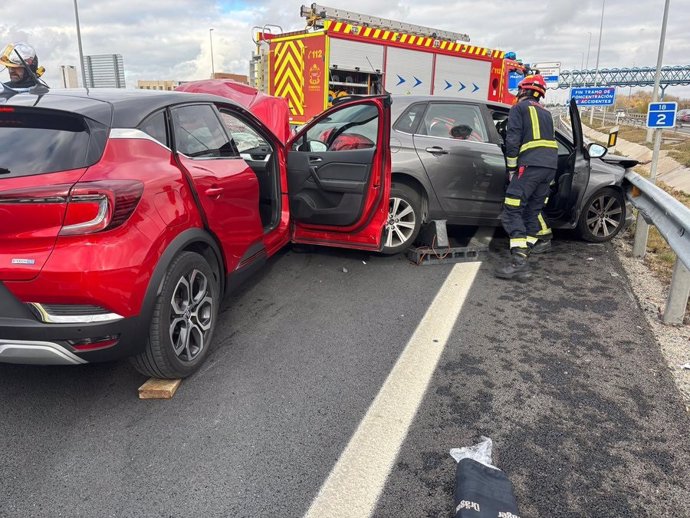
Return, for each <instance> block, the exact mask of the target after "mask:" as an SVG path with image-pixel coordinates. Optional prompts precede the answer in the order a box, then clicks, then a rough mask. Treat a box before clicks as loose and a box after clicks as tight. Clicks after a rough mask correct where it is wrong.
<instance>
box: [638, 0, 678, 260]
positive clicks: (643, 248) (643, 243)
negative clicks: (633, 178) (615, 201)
mask: <svg viewBox="0 0 690 518" xmlns="http://www.w3.org/2000/svg"><path fill="white" fill-rule="evenodd" d="M670 2H671V0H666V3H665V5H664V21H663V23H662V24H661V38H660V40H659V54H658V56H657V59H656V73H655V74H654V91H653V92H652V102H657V101H658V100H659V99H658V97H659V83H661V65H662V63H663V60H664V42H665V40H666V24H667V22H668V8H669V4H670ZM652 131H653V132H654V149H653V151H652V164H651V166H650V169H649V179H650V181H652V182H653V183H656V165H657V162H658V161H659V152H660V150H661V133H662V131H663V130H662V129H660V128H657V129H655V130H651V129H648V130H647V142H649V141H650V140H651V139H650V136H651V135H650V133H651V132H652ZM648 237H649V225H647V222H646V221H645V220H644V218H643V217H642V213H641V212H640V213H639V214H638V215H637V225H636V226H635V242H634V243H633V257H638V258H642V257H644V254H645V253H646V252H647V238H648Z"/></svg>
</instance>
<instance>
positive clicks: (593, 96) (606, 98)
mask: <svg viewBox="0 0 690 518" xmlns="http://www.w3.org/2000/svg"><path fill="white" fill-rule="evenodd" d="M570 96H571V97H572V98H573V99H575V102H576V103H577V105H578V106H612V105H613V104H614V102H615V101H616V87H615V86H610V87H609V86H595V87H593V88H573V89H571V90H570Z"/></svg>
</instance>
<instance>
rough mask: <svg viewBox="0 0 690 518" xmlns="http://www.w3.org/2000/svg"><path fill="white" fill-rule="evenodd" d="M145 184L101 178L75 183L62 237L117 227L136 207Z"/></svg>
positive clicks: (70, 196)
mask: <svg viewBox="0 0 690 518" xmlns="http://www.w3.org/2000/svg"><path fill="white" fill-rule="evenodd" d="M143 192H144V184H143V183H142V182H139V181H137V180H103V181H98V182H82V183H78V184H76V185H75V186H74V187H72V189H71V190H70V193H69V201H68V204H67V213H66V214H65V220H64V223H63V226H62V229H61V230H60V235H61V236H75V235H82V234H93V233H94V232H100V231H103V230H111V229H113V228H116V227H119V226H120V225H122V224H123V223H124V222H125V221H127V218H129V217H130V216H131V215H132V213H133V212H134V209H136V207H137V204H138V203H139V200H140V199H141V195H142V193H143Z"/></svg>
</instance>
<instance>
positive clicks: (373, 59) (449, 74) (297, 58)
mask: <svg viewBox="0 0 690 518" xmlns="http://www.w3.org/2000/svg"><path fill="white" fill-rule="evenodd" d="M315 8H319V9H322V10H325V9H328V8H321V7H320V6H316V5H315V4H313V5H312V12H313V11H314V10H315ZM302 10H303V15H304V10H305V8H304V7H303V8H302ZM334 11H335V10H334ZM322 12H323V11H322ZM341 12H342V11H341ZM357 16H358V17H359V18H363V19H371V18H370V17H365V16H363V15H357ZM376 20H380V19H376ZM388 22H390V23H391V24H394V23H397V22H391V21H388ZM376 25H378V26H376ZM382 25H384V24H383V23H378V24H371V23H367V22H366V21H363V22H361V24H357V23H350V22H349V21H338V20H335V19H324V20H322V21H321V23H320V24H319V27H318V28H316V29H314V28H312V29H307V30H304V31H299V32H290V33H278V34H276V33H272V32H269V31H259V32H258V33H257V38H256V40H255V41H256V42H257V53H256V54H255V56H254V59H253V60H252V70H251V74H250V75H251V76H252V80H253V84H254V86H256V87H257V88H258V89H259V90H261V91H263V92H265V93H268V94H271V95H275V96H278V97H284V98H286V99H287V100H288V102H289V104H290V110H291V113H292V123H293V124H303V123H305V122H307V121H308V120H310V119H311V118H312V117H313V116H314V115H316V114H318V113H320V112H321V111H323V110H324V109H325V108H327V107H328V106H329V104H330V103H331V101H332V100H333V98H335V97H340V96H343V95H348V94H376V93H381V92H382V91H383V90H385V91H387V92H390V93H392V94H409V95H429V94H431V95H442V96H448V97H463V98H469V99H482V100H489V101H497V102H504V103H512V102H513V100H514V96H513V93H511V91H510V90H509V77H510V74H511V72H513V75H514V76H515V73H517V74H523V73H524V67H523V65H522V64H521V63H519V62H517V61H515V60H513V59H507V58H506V53H505V52H504V51H501V50H497V49H489V48H485V47H480V46H476V45H472V44H470V43H469V42H461V41H453V40H451V39H449V38H444V37H443V35H444V33H443V31H438V33H437V32H434V33H431V34H430V35H424V33H423V32H422V31H417V34H411V33H409V32H404V30H405V25H406V24H401V23H397V25H398V26H399V27H400V29H396V28H393V27H391V28H390V30H389V29H387V28H385V27H383V26H382ZM414 27H416V26H414ZM419 29H426V28H422V27H420V28H419ZM428 31H431V29H428V30H427V34H428V33H429V32H428ZM420 33H421V34H420ZM439 34H440V35H441V37H439ZM450 34H454V33H450ZM467 39H468V40H469V38H467Z"/></svg>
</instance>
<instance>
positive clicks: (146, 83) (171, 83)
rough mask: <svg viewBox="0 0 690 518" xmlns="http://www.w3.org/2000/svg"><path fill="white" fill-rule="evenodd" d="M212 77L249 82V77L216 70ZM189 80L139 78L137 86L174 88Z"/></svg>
mask: <svg viewBox="0 0 690 518" xmlns="http://www.w3.org/2000/svg"><path fill="white" fill-rule="evenodd" d="M213 79H230V80H232V81H236V82H238V83H242V84H245V85H248V84H249V78H248V77H247V76H243V75H240V74H226V73H224V72H216V73H215V74H213ZM189 82H190V81H151V80H139V81H137V88H139V89H141V90H174V89H175V88H177V87H178V86H180V85H181V84H182V83H189Z"/></svg>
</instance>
